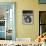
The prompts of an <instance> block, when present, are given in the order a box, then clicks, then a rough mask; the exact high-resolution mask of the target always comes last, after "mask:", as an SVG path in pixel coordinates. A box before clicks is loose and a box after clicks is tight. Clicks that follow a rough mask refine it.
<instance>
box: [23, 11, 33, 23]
mask: <svg viewBox="0 0 46 46" xmlns="http://www.w3.org/2000/svg"><path fill="white" fill-rule="evenodd" d="M22 22H23V24H33V11H31V10H23V16H22Z"/></svg>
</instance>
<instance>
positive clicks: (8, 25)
mask: <svg viewBox="0 0 46 46" xmlns="http://www.w3.org/2000/svg"><path fill="white" fill-rule="evenodd" d="M15 4H16V3H15V2H0V40H15V10H16V9H15V7H16V5H15Z"/></svg>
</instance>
